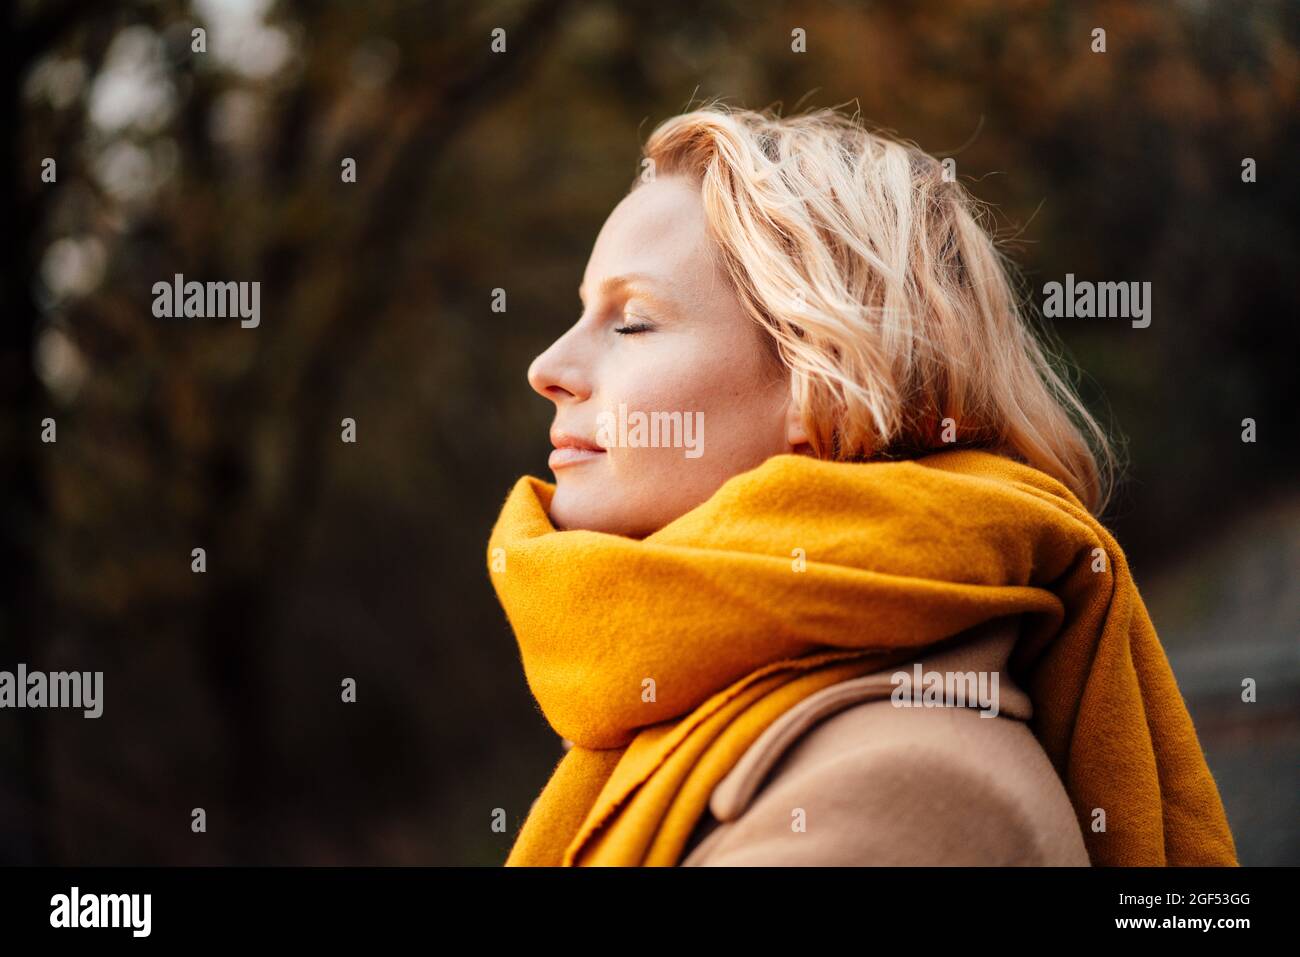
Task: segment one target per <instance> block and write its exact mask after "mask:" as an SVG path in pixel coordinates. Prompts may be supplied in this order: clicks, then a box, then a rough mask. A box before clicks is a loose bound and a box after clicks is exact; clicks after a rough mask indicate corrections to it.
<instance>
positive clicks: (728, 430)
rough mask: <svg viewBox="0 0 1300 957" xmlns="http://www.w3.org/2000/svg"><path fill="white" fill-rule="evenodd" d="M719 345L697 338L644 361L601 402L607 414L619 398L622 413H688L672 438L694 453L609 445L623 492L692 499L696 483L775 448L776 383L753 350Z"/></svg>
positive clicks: (778, 420) (741, 467) (716, 478)
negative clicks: (687, 347) (696, 341)
mask: <svg viewBox="0 0 1300 957" xmlns="http://www.w3.org/2000/svg"><path fill="white" fill-rule="evenodd" d="M727 345H728V344H722V343H708V344H705V343H699V344H695V345H694V347H693V348H692V349H690V350H689V351H685V350H683V351H679V352H677V353H676V354H675V355H674V356H672V357H670V358H669V357H656V358H655V360H653V361H645V362H643V363H641V364H639V365H638V367H637V368H636V370H635V372H634V373H631V374H629V375H628V376H626V377H624V379H623V381H622V382H620V383H619V388H618V389H617V394H616V395H611V397H610V398H609V399H608V400H607V401H606V402H605V403H604V407H607V408H610V410H611V411H612V412H615V413H617V410H618V405H619V403H625V404H626V406H627V411H628V413H629V415H630V414H631V413H632V412H633V411H638V410H639V411H643V412H647V413H654V412H666V413H681V415H682V421H683V422H684V423H685V422H686V420H687V417H688V416H689V417H691V429H690V430H689V432H687V431H686V430H683V433H682V434H681V436H679V437H680V438H683V439H685V440H686V441H687V442H689V443H690V444H691V445H692V446H693V448H692V449H691V451H692V452H696V451H698V454H692V455H690V456H688V455H686V454H685V453H686V451H687V450H686V449H684V448H682V447H672V446H670V445H667V444H664V443H661V446H660V447H651V448H637V447H616V448H613V449H611V450H610V452H609V453H608V454H609V456H610V460H609V464H610V466H611V468H612V469H614V470H615V472H616V473H617V474H618V475H619V477H620V479H621V480H623V481H624V482H626V488H627V490H628V491H629V492H631V491H638V494H641V493H640V492H639V490H640V489H642V488H645V487H649V488H652V489H653V490H654V494H655V495H657V496H663V495H672V494H674V492H675V491H677V490H680V492H681V493H682V494H683V495H684V496H685V497H689V498H698V497H699V496H700V489H701V487H703V486H712V487H716V486H717V485H718V484H720V483H721V481H724V480H725V479H726V478H729V477H730V476H732V475H735V474H738V473H739V472H742V471H745V470H746V469H749V468H752V467H754V466H756V465H758V464H760V463H761V462H762V461H763V460H765V459H766V458H767V457H768V456H770V455H773V454H775V453H777V452H779V451H782V450H783V442H784V425H783V417H782V406H783V403H782V398H783V395H784V391H783V388H782V387H781V386H780V384H779V383H774V382H773V381H772V379H771V378H770V377H769V376H767V375H765V373H766V371H767V370H766V367H764V366H762V365H760V363H759V361H758V360H759V359H760V357H759V356H745V355H740V354H738V352H739V350H737V349H736V348H735V345H734V343H731V344H729V345H730V346H731V347H730V348H727ZM711 490H712V489H711V488H710V489H709V491H711ZM643 494H646V495H649V494H650V492H649V491H647V492H644V493H643Z"/></svg>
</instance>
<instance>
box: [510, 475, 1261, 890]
mask: <svg viewBox="0 0 1300 957" xmlns="http://www.w3.org/2000/svg"><path fill="white" fill-rule="evenodd" d="M553 493H554V486H553V485H550V484H549V483H546V482H543V481H541V480H540V479H537V478H535V477H532V476H524V477H523V478H521V479H520V480H519V481H518V482H517V483H516V485H515V486H514V488H513V489H512V490H511V492H510V494H509V496H508V497H507V499H506V501H505V504H504V506H503V508H502V512H501V515H500V517H499V518H498V520H497V523H496V526H495V527H494V529H493V531H492V535H491V538H490V540H489V543H488V565H489V569H490V572H491V579H492V583H493V586H494V587H495V589H496V591H497V594H498V596H499V598H500V600H501V603H502V606H503V608H504V609H505V612H506V615H507V617H508V619H509V621H510V623H511V625H512V627H513V629H514V633H515V637H516V640H517V642H518V645H519V650H520V656H521V660H522V663H523V667H524V672H525V676H526V677H527V680H528V684H529V688H530V690H531V691H532V693H533V695H534V696H535V697H536V699H537V701H538V704H539V706H540V707H541V710H542V712H543V714H544V715H545V716H546V718H547V720H548V722H549V723H550V724H551V726H552V727H553V728H554V729H555V731H556V733H557V734H559V735H560V736H561V737H563V738H565V739H568V740H570V741H572V742H573V747H572V748H570V750H569V751H568V752H567V753H566V754H565V756H564V758H563V759H562V760H561V761H560V763H559V765H558V766H557V768H556V769H555V771H554V773H553V775H552V777H551V779H550V781H549V782H548V783H547V785H546V787H545V789H544V790H543V791H542V793H541V795H540V796H539V798H538V799H537V801H536V802H535V804H534V806H533V808H532V810H531V811H530V814H529V815H528V817H527V819H526V820H525V823H524V826H523V828H522V829H521V831H520V833H519V836H518V838H517V839H516V842H515V845H514V846H513V847H512V849H511V852H510V855H509V857H508V859H507V861H506V863H507V864H508V865H512V866H513V865H539V864H540V865H574V864H577V865H592V864H596V865H603V864H610V865H642V864H650V865H672V864H675V863H676V862H677V860H678V859H679V857H680V854H681V850H682V847H683V846H684V844H685V841H686V838H687V836H688V835H689V833H690V830H691V828H692V827H693V826H694V824H695V823H696V821H697V820H698V818H699V816H700V814H702V813H703V812H704V810H705V808H706V807H707V806H708V801H709V796H710V793H711V791H712V789H713V788H714V787H715V786H716V785H717V784H718V783H719V782H720V781H721V780H722V779H723V778H724V777H725V776H726V774H727V773H728V772H729V771H730V770H731V769H732V768H733V767H734V766H735V764H736V763H737V761H739V760H740V757H741V755H742V754H743V753H744V752H745V749H746V748H747V747H748V746H749V745H750V744H752V743H753V742H754V741H755V740H756V739H757V738H758V737H759V735H761V734H762V733H763V731H764V730H765V729H766V728H768V727H769V726H771V725H772V724H773V723H774V722H776V721H777V720H778V719H779V718H780V716H781V714H783V713H784V712H786V711H788V710H789V709H790V708H792V707H794V706H795V705H796V704H797V703H798V702H799V701H801V700H803V699H805V698H807V697H808V696H810V695H812V694H815V693H817V692H818V691H820V690H821V689H822V688H825V687H828V686H829V685H831V684H833V683H835V682H838V681H844V680H851V679H853V678H855V677H859V676H862V675H866V674H869V673H870V672H872V671H877V670H879V669H881V668H883V667H887V666H890V665H893V664H897V663H903V662H907V661H912V660H915V659H916V658H917V657H918V656H920V655H922V654H924V653H926V651H927V649H931V650H932V649H933V648H934V647H935V646H937V645H940V644H941V643H943V642H948V641H952V640H954V639H955V638H958V636H961V635H963V634H964V633H967V632H969V631H971V630H972V629H976V628H979V627H980V626H982V625H985V624H987V623H989V622H992V621H994V620H995V619H999V618H1003V617H1006V616H1010V615H1018V616H1023V617H1024V622H1025V627H1024V628H1023V629H1022V632H1021V635H1020V638H1019V640H1018V641H1017V642H1016V644H1015V647H1014V648H1013V649H1012V651H1011V654H1010V659H1009V664H1008V667H1009V669H1010V671H1011V673H1012V674H1013V675H1014V676H1015V677H1016V681H1017V684H1019V685H1020V687H1022V688H1023V689H1025V691H1026V692H1027V694H1028V695H1029V698H1030V700H1031V701H1032V705H1033V718H1032V720H1031V727H1032V729H1033V730H1034V732H1035V734H1036V735H1037V736H1038V738H1039V740H1040V741H1041V742H1042V744H1043V746H1044V749H1045V751H1046V752H1047V754H1048V756H1049V757H1050V758H1051V760H1052V762H1053V765H1054V766H1055V767H1056V769H1057V771H1058V773H1059V774H1060V775H1061V778H1062V781H1063V783H1064V784H1065V787H1066V790H1067V792H1068V793H1069V795H1070V799H1071V802H1072V804H1073V805H1074V808H1075V812H1076V814H1077V816H1078V819H1079V823H1080V826H1081V828H1082V830H1083V832H1084V835H1085V839H1086V840H1087V842H1088V851H1089V856H1090V857H1091V859H1092V860H1093V862H1094V863H1095V864H1100V865H1107V864H1117V865H1165V864H1170V865H1183V864H1235V863H1236V855H1235V848H1234V845H1233V841H1232V835H1231V832H1230V830H1229V828H1228V824H1227V820H1226V817H1225V815H1224V812H1223V807H1222V802H1221V800H1220V798H1219V794H1218V790H1217V787H1216V786H1215V783H1214V780H1213V778H1212V776H1211V774H1210V772H1209V769H1208V767H1207V765H1206V763H1205V759H1204V755H1203V753H1202V751H1201V748H1200V744H1199V741H1198V739H1197V736H1196V732H1195V729H1194V727H1193V725H1192V722H1191V719H1190V716H1189V715H1188V713H1187V709H1186V706H1185V704H1184V703H1183V700H1182V697H1181V695H1180V693H1179V691H1178V688H1177V684H1176V682H1175V681H1174V677H1173V674H1172V671H1171V670H1170V668H1169V665H1168V661H1167V659H1166V657H1165V654H1164V650H1163V649H1162V648H1161V646H1160V643H1159V640H1158V638H1157V636H1156V633H1155V630H1154V628H1153V626H1152V625H1151V621H1150V618H1149V616H1148V615H1147V613H1146V609H1145V607H1144V605H1143V603H1142V600H1141V597H1140V595H1139V593H1138V590H1137V587H1136V585H1135V584H1134V583H1133V580H1132V577H1131V574H1130V572H1129V569H1128V566H1127V563H1126V561H1125V559H1124V556H1123V553H1122V551H1121V550H1120V548H1119V545H1118V544H1117V543H1116V542H1115V540H1114V539H1113V537H1112V536H1111V535H1110V534H1109V532H1107V531H1106V529H1105V528H1104V527H1103V526H1102V525H1101V524H1100V523H1099V522H1098V521H1097V520H1096V519H1095V518H1094V517H1093V516H1092V515H1090V514H1089V513H1088V512H1087V510H1086V509H1084V508H1083V506H1082V505H1081V504H1080V503H1079V501H1078V500H1077V499H1076V498H1075V497H1074V496H1073V495H1072V494H1071V493H1070V492H1069V491H1068V490H1067V489H1065V487H1064V486H1062V485H1061V484H1060V483H1059V482H1057V481H1056V480H1054V479H1052V478H1051V477H1049V476H1047V475H1045V474H1044V473H1042V472H1040V471H1038V470H1036V469H1033V468H1030V467H1029V466H1026V465H1023V464H1020V463H1018V462H1014V461H1012V460H1010V459H1007V458H1004V457H1001V456H998V455H994V454H991V453H988V452H983V451H977V450H960V451H950V452H944V453H940V454H936V455H931V456H928V457H926V458H924V459H918V460H914V461H906V462H830V461H824V460H818V459H813V458H809V457H806V456H797V455H779V456H775V457H773V458H771V459H769V460H768V461H767V462H765V463H764V464H762V465H761V466H759V467H758V468H756V469H753V470H751V471H749V472H746V473H743V474H741V475H738V476H735V477H733V478H732V479H730V480H729V481H727V482H726V483H725V484H724V485H723V486H722V487H721V488H719V489H718V491H717V492H716V493H715V494H714V495H713V496H712V497H711V498H710V499H709V500H708V501H706V502H704V503H703V504H701V505H700V506H698V507H696V508H695V509H692V510H691V511H690V512H688V513H686V514H685V515H683V516H681V517H680V518H678V519H677V520H676V521H674V522H672V523H670V524H669V525H667V526H665V527H664V528H662V529H660V530H659V531H657V532H655V533H653V534H652V535H649V536H647V537H646V538H644V539H639V540H638V539H631V538H626V537H623V536H617V535H609V534H604V533H599V532H590V531H578V530H572V531H558V530H556V529H555V528H554V526H553V525H552V524H551V522H550V519H549V517H548V513H547V510H548V508H549V505H550V500H551V496H552V495H553Z"/></svg>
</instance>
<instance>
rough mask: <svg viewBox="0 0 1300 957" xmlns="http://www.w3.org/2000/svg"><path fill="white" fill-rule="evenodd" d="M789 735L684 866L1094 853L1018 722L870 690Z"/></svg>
mask: <svg viewBox="0 0 1300 957" xmlns="http://www.w3.org/2000/svg"><path fill="white" fill-rule="evenodd" d="M785 742H786V743H784V744H780V745H778V746H777V747H779V751H780V753H779V755H777V754H769V755H760V757H766V758H767V759H768V761H769V762H770V771H767V772H766V773H765V774H764V776H763V780H762V783H761V785H760V786H758V787H757V788H756V790H755V791H754V793H753V794H752V795H749V796H747V797H745V798H744V799H743V800H742V801H740V802H738V806H737V807H735V808H734V809H733V810H732V811H729V812H725V813H726V816H727V818H728V819H726V820H717V819H716V818H713V819H712V820H710V821H708V822H706V823H707V825H709V827H708V828H707V833H705V834H704V836H703V840H701V841H699V843H697V844H696V845H695V846H694V847H693V848H692V849H691V850H690V852H689V853H688V855H687V857H686V858H685V859H684V860H683V861H682V863H683V865H685V866H718V865H721V866H732V865H737V866H745V865H787V866H789V865H794V866H798V865H823V866H824V865H831V866H834V865H840V866H855V865H906V866H923V865H993V866H996V865H1048V864H1063V865H1082V866H1086V865H1087V864H1088V863H1089V862H1088V857H1087V852H1086V850H1085V848H1084V844H1083V836H1082V833H1081V831H1080V830H1079V825H1078V822H1077V819H1076V817H1075V814H1074V811H1073V808H1072V806H1071V805H1070V802H1069V798H1068V796H1067V795H1066V793H1065V789H1064V787H1063V786H1062V784H1061V781H1060V778H1059V777H1058V776H1057V774H1056V771H1055V769H1054V768H1053V767H1052V764H1051V762H1050V760H1049V759H1048V757H1047V755H1046V753H1045V752H1044V751H1043V750H1042V747H1041V746H1040V745H1039V744H1038V741H1037V739H1036V738H1035V737H1034V736H1033V733H1032V732H1031V731H1030V729H1029V728H1028V726H1027V725H1025V724H1024V722H1023V721H1019V720H1016V719H1014V718H1009V717H1003V716H998V717H983V716H981V713H980V712H979V711H977V710H975V709H973V708H959V707H951V708H899V707H896V706H894V705H893V704H892V703H891V702H890V701H889V700H869V701H865V702H858V703H855V704H851V705H849V706H847V707H845V708H843V709H842V710H840V711H838V712H835V713H833V714H832V715H830V716H829V717H826V718H824V719H822V720H818V721H815V723H812V724H811V726H810V727H808V728H807V729H806V730H804V731H802V732H801V733H800V734H798V736H797V737H795V738H794V739H793V740H791V739H790V737H789V736H788V735H787V736H786V738H785ZM761 744H762V742H760V745H761ZM747 757H750V756H749V755H747ZM750 763H751V765H752V764H754V763H755V762H753V760H752V759H751V762H750ZM760 764H761V763H760ZM733 803H736V802H733ZM706 817H708V818H712V815H711V814H710V813H708V812H706Z"/></svg>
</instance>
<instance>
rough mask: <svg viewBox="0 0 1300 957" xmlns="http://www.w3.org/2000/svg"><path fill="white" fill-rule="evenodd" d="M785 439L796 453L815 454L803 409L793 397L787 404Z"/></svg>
mask: <svg viewBox="0 0 1300 957" xmlns="http://www.w3.org/2000/svg"><path fill="white" fill-rule="evenodd" d="M785 440H786V442H787V443H788V444H789V445H790V451H791V452H793V453H794V454H795V455H812V454H813V449H812V443H811V442H809V441H808V430H807V429H805V428H804V424H803V414H802V411H801V410H800V408H799V405H798V403H796V402H795V401H794V400H793V399H791V400H790V402H789V404H787V406H786V412H785Z"/></svg>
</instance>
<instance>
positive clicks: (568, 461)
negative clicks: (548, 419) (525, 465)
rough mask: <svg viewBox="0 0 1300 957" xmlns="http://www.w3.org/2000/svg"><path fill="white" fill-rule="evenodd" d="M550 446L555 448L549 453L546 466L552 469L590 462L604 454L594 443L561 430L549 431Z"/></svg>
mask: <svg viewBox="0 0 1300 957" xmlns="http://www.w3.org/2000/svg"><path fill="white" fill-rule="evenodd" d="M551 444H552V445H554V446H555V450H554V451H553V452H551V456H550V458H549V459H547V462H546V464H547V465H549V466H550V467H551V468H552V469H562V468H567V467H568V466H570V465H579V464H581V463H583V462H591V461H593V460H595V459H598V458H600V457H601V456H602V455H604V454H605V450H604V449H603V448H601V447H600V446H599V445H596V444H595V443H594V442H588V441H587V440H586V439H584V438H581V437H579V436H576V435H573V434H572V433H570V432H565V431H564V430H563V429H551Z"/></svg>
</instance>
